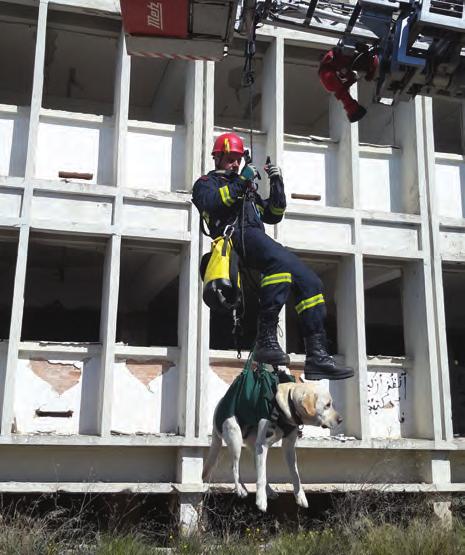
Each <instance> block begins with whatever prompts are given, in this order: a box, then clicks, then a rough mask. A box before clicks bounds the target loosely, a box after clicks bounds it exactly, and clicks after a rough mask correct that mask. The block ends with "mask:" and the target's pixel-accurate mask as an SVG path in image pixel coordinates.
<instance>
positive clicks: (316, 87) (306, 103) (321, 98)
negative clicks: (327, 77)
mask: <svg viewBox="0 0 465 555" xmlns="http://www.w3.org/2000/svg"><path fill="white" fill-rule="evenodd" d="M284 52H285V58H284V132H285V133H289V134H292V135H301V136H308V135H316V136H318V137H329V98H330V94H329V93H328V92H327V91H326V90H325V89H324V88H323V85H322V84H321V83H320V79H319V77H318V66H319V60H320V58H321V57H322V55H323V53H322V52H321V51H319V50H315V49H310V48H299V47H296V46H286V47H285V51H284Z"/></svg>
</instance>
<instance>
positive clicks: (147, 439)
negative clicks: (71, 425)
mask: <svg viewBox="0 0 465 555" xmlns="http://www.w3.org/2000/svg"><path fill="white" fill-rule="evenodd" d="M210 441H211V439H210V437H208V438H186V437H185V436H181V435H174V434H120V433H117V432H115V433H113V434H112V435H110V436H105V437H101V436H93V435H58V434H11V435H5V436H0V446H2V445H4V446H9V445H14V446H17V445H30V446H34V445H35V446H54V447H73V446H74V447H87V446H89V447H90V446H94V447H205V448H207V447H209V446H210ZM277 447H280V443H278V444H276V445H274V446H273V447H272V449H275V448H277ZM297 449H298V450H299V449H333V450H336V449H356V450H362V449H363V450H367V451H371V450H396V451H398V450H407V451H457V450H465V441H460V440H459V441H455V442H446V441H434V440H428V439H408V438H404V439H403V438H400V439H369V440H359V439H355V438H351V437H345V436H332V437H331V436H330V437H322V438H303V439H300V440H298V441H297Z"/></svg>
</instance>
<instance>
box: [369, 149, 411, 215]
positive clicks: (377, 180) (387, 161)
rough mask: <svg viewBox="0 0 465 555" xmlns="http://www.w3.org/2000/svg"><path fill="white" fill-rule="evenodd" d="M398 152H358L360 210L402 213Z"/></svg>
mask: <svg viewBox="0 0 465 555" xmlns="http://www.w3.org/2000/svg"><path fill="white" fill-rule="evenodd" d="M401 187H402V180H401V173H400V152H399V151H396V150H393V151H392V153H391V154H387V155H385V154H383V153H377V152H376V151H375V150H373V151H371V152H366V151H365V152H364V151H363V150H362V151H361V152H360V208H363V209H365V210H378V211H381V212H403V210H402V206H401V203H402V194H401Z"/></svg>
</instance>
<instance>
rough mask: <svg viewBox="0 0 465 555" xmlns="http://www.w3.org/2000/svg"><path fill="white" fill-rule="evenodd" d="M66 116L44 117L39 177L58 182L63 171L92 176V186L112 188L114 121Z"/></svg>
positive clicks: (38, 145) (101, 118) (42, 121)
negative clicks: (59, 174) (59, 117)
mask: <svg viewBox="0 0 465 555" xmlns="http://www.w3.org/2000/svg"><path fill="white" fill-rule="evenodd" d="M54 115H55V116H56V115H58V113H56V114H54ZM66 115H67V113H66V112H65V113H64V117H63V119H57V118H56V117H53V118H50V117H46V116H42V117H41V121H40V124H39V131H38V142H37V164H36V177H39V178H42V179H56V180H57V179H58V172H59V171H68V172H80V173H91V174H93V178H92V179H91V180H90V183H99V184H101V185H112V184H113V183H112V182H111V181H112V164H113V162H112V160H113V158H112V156H113V129H112V123H111V120H110V119H109V118H103V117H99V116H96V117H95V118H93V121H92V119H91V118H88V120H90V121H85V120H84V121H76V120H74V121H73V119H70V118H68V117H66Z"/></svg>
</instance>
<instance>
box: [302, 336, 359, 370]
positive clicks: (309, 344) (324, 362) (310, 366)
mask: <svg viewBox="0 0 465 555" xmlns="http://www.w3.org/2000/svg"><path fill="white" fill-rule="evenodd" d="M305 353H306V355H307V356H306V357H305V368H304V372H305V379H306V380H345V379H346V378H351V377H352V376H353V375H354V371H353V369H352V368H348V367H345V366H339V365H338V364H337V363H336V361H335V360H334V358H333V357H332V356H330V355H329V354H328V351H327V350H326V333H325V332H320V333H314V334H312V335H310V336H308V337H306V338H305Z"/></svg>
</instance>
